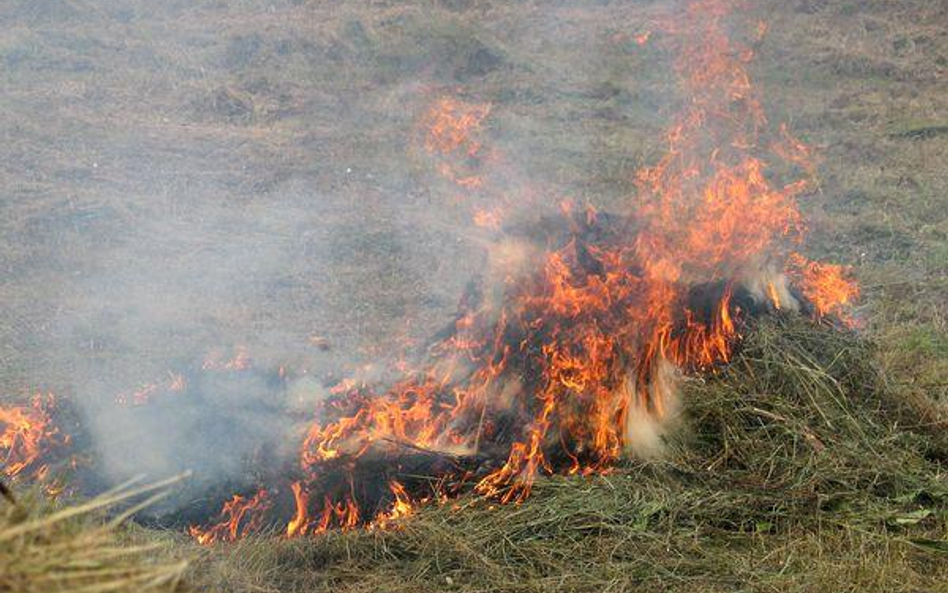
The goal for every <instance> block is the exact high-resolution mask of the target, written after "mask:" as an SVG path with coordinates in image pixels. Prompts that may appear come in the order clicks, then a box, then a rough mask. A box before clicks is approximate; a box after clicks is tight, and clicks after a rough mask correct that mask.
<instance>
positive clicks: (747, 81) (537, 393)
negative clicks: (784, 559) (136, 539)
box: [0, 0, 858, 544]
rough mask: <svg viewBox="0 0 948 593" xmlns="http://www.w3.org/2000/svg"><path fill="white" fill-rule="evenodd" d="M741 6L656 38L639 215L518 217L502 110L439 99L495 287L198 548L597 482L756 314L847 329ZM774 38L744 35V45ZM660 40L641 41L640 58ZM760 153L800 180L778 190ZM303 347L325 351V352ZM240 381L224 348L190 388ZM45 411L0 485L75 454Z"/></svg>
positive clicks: (11, 423)
mask: <svg viewBox="0 0 948 593" xmlns="http://www.w3.org/2000/svg"><path fill="white" fill-rule="evenodd" d="M733 8H734V6H733V4H732V2H729V1H727V0H694V1H693V2H691V3H690V5H689V6H688V8H687V10H686V12H685V14H683V15H680V16H679V17H678V18H676V19H668V20H667V21H666V22H662V23H656V27H655V29H656V30H657V31H659V32H660V34H658V35H655V37H654V39H655V43H668V44H671V45H672V47H673V49H674V50H675V55H676V56H677V57H676V59H675V61H674V71H675V73H676V75H677V77H678V79H679V80H680V84H681V88H682V92H683V95H684V97H683V101H682V105H683V106H684V107H683V108H682V110H681V112H680V113H679V114H677V115H676V116H675V117H674V118H673V119H672V121H671V122H670V125H669V126H668V129H667V132H666V134H665V136H664V139H663V144H664V146H665V152H664V155H663V156H662V157H661V158H660V159H658V160H657V162H655V164H653V165H652V166H648V167H643V168H642V169H641V170H639V171H638V172H637V173H636V174H635V175H634V178H633V179H631V180H630V181H631V183H632V184H633V185H634V188H635V195H634V196H630V197H629V199H628V200H627V201H626V206H625V208H624V209H623V211H621V212H617V213H607V212H598V211H596V210H595V209H594V208H592V207H586V208H581V207H578V206H576V205H575V204H573V203H572V202H563V203H562V204H561V208H560V209H559V211H557V212H555V213H552V214H551V213H548V212H543V213H538V212H534V211H532V210H533V209H532V208H522V209H523V210H527V211H528V212H526V214H525V215H524V217H523V219H518V218H516V217H515V216H513V215H514V214H516V212H514V210H513V205H514V204H515V203H516V202H517V199H511V198H510V197H509V196H508V195H507V194H503V195H500V194H498V195H494V194H497V192H496V191H494V189H493V188H491V187H489V186H490V185H491V183H490V182H491V179H494V180H496V179H498V178H500V177H507V176H502V175H495V176H494V177H492V178H490V177H489V178H487V179H485V177H484V176H483V175H482V171H481V169H483V168H484V165H485V164H487V163H490V164H496V162H497V161H500V160H501V159H500V158H499V155H500V152H499V151H491V150H488V149H487V148H485V140H484V137H485V130H484V128H485V125H484V124H485V122H486V121H487V118H488V116H489V115H490V114H491V112H492V110H493V107H492V106H491V105H490V104H487V103H474V102H467V101H462V100H460V99H456V98H451V97H442V98H440V99H438V100H437V101H436V102H435V103H434V105H433V106H432V107H431V108H430V109H429V110H428V111H427V112H426V113H425V114H424V115H423V117H422V118H421V119H422V125H421V127H420V129H421V130H422V133H421V135H420V141H421V145H422V146H423V148H424V151H425V152H426V153H427V154H428V155H429V156H430V157H431V158H432V160H433V165H434V166H435V168H436V170H438V171H439V172H440V173H441V174H442V175H443V176H444V177H445V178H447V179H448V180H450V181H451V182H452V183H453V184H454V185H455V186H456V187H457V188H460V189H462V190H464V191H465V192H467V195H469V196H475V195H476V196H479V197H481V198H489V199H490V201H491V202H493V203H491V204H488V205H479V206H475V210H474V223H475V224H476V225H478V226H480V227H483V228H487V229H492V230H494V231H500V230H505V231H508V232H507V233H505V236H504V238H503V239H502V241H504V242H503V243H502V244H498V245H491V249H490V252H489V257H490V258H491V261H490V263H489V266H488V267H489V268H490V269H491V271H494V270H495V269H496V270H501V272H502V273H498V274H496V278H493V280H496V282H495V283H487V282H485V283H484V284H485V285H484V286H477V287H475V288H472V289H471V290H470V291H469V292H468V293H466V294H465V295H464V297H463V298H462V300H461V306H460V310H459V311H458V314H457V316H456V319H455V321H454V323H453V325H452V326H451V327H450V328H448V330H446V331H445V332H443V333H442V334H440V337H439V338H438V339H437V340H436V341H434V343H432V344H429V348H428V350H427V354H426V357H425V358H423V359H422V360H421V361H419V362H418V363H417V364H408V363H407V362H403V363H402V364H401V365H399V367H398V370H399V376H398V378H397V379H396V380H394V381H393V382H392V383H391V384H390V385H389V386H387V387H379V386H378V385H373V384H367V383H364V382H359V381H356V380H352V379H348V380H343V381H341V382H339V383H338V384H337V385H335V386H334V387H332V388H331V389H330V390H329V395H328V396H327V397H326V398H325V399H320V403H319V404H318V408H317V409H316V410H314V416H313V417H312V418H309V419H307V420H308V425H307V426H305V428H301V429H300V431H299V432H300V436H301V442H300V443H299V447H298V458H294V462H295V463H296V467H295V468H293V470H292V472H291V473H292V474H293V475H292V478H286V477H285V476H280V481H279V483H274V484H271V483H267V484H266V485H265V487H261V488H257V489H256V494H254V495H253V496H250V497H247V496H244V495H240V494H237V495H234V496H233V497H232V498H231V499H230V500H228V501H227V502H226V503H224V505H223V508H222V510H221V512H220V514H219V516H218V517H217V518H216V520H215V521H214V522H213V523H212V524H210V525H208V526H205V527H202V526H191V527H190V530H189V531H190V533H191V535H192V536H193V537H194V538H195V539H196V540H197V541H199V542H200V543H202V544H209V543H212V542H220V541H233V540H235V539H238V538H240V537H243V536H244V535H246V534H248V533H252V532H255V531H259V530H260V529H262V528H263V527H265V526H271V525H274V524H276V523H279V525H280V526H281V528H282V529H283V531H284V533H285V534H286V536H287V537H296V536H302V535H311V534H316V533H320V532H322V531H325V530H327V529H334V528H338V529H351V528H355V527H360V526H377V527H379V528H387V527H389V526H392V525H394V524H395V523H396V522H397V521H398V520H399V519H401V518H404V517H406V516H409V515H411V514H413V513H414V512H416V509H417V507H418V505H420V504H423V503H425V502H426V501H429V500H443V499H445V498H446V497H449V496H454V495H457V494H458V493H459V492H462V491H465V490H471V489H473V490H474V491H475V492H477V493H479V494H481V495H483V496H485V497H489V498H491V499H493V500H495V501H499V502H501V503H516V502H519V501H522V500H523V499H524V498H525V497H527V496H529V495H530V493H531V489H532V488H533V485H534V483H535V480H536V479H537V478H538V477H539V476H541V475H544V474H553V473H561V474H569V475H588V474H594V473H604V472H609V471H611V470H612V468H613V467H614V466H615V463H616V461H617V460H618V459H619V458H620V457H621V456H623V455H626V454H629V453H632V454H641V455H646V454H651V452H652V451H653V450H654V449H655V448H656V447H657V446H660V444H661V443H660V441H661V427H662V426H663V423H664V422H665V421H666V420H667V419H668V418H669V417H670V416H671V415H673V414H674V410H675V386H676V383H677V380H678V378H679V377H680V376H682V375H683V374H685V373H693V372H714V371H715V369H717V368H718V367H719V366H720V365H723V364H726V363H727V362H728V361H729V360H730V359H731V357H732V354H733V351H734V348H735V346H736V345H737V344H738V343H739V342H740V340H741V333H742V331H743V330H744V328H745V326H746V324H747V323H748V321H749V319H750V317H751V316H752V315H753V314H754V313H756V312H760V311H773V310H775V309H780V310H784V311H793V310H796V309H797V308H798V305H799V306H803V307H804V308H806V307H811V308H812V310H813V311H814V313H815V314H816V315H817V316H820V317H823V316H832V317H834V318H838V319H842V320H844V321H849V317H848V315H849V314H848V311H849V307H850V306H851V305H852V304H853V303H854V301H855V299H856V298H857V297H858V288H857V287H856V285H855V284H854V283H853V282H851V281H850V280H849V279H848V275H849V271H848V270H847V269H846V268H843V267H841V266H837V265H832V264H825V263H820V262H815V261H810V260H808V259H806V258H805V257H803V256H801V255H799V254H797V253H795V252H794V251H795V250H797V249H799V244H800V243H801V242H802V241H803V239H804V237H805V234H806V228H805V225H804V223H803V220H802V216H801V214H800V211H799V209H798V207H797V202H796V198H797V197H798V196H800V195H801V194H803V193H804V192H806V191H810V190H812V189H813V182H812V179H813V178H814V177H815V176H814V175H813V155H812V154H811V150H810V148H809V147H808V146H806V145H805V144H804V143H803V142H801V141H800V140H798V139H796V138H795V137H794V136H793V135H792V134H791V133H790V131H789V130H788V129H787V128H786V126H779V127H778V129H777V130H776V131H774V130H771V129H770V128H771V126H769V124H768V121H767V118H766V116H765V115H764V110H763V108H762V103H761V98H760V96H759V94H758V92H757V90H756V89H755V87H754V86H753V84H752V80H751V77H750V75H749V73H748V64H749V63H750V61H751V60H752V59H753V57H754V54H753V51H752V49H751V47H750V46H748V45H746V44H744V43H740V42H738V41H735V40H734V39H732V38H731V37H730V36H729V35H728V34H727V29H726V27H725V22H724V21H725V18H726V17H728V16H729V15H730V13H731V12H732V10H733ZM766 29H767V27H766V24H764V23H759V24H756V39H759V38H760V37H762V36H763V35H764V34H765V33H766ZM652 38H653V33H652V30H648V31H645V32H643V33H641V34H639V35H638V36H636V37H634V41H635V42H636V43H638V44H640V45H642V44H645V43H648V42H649V40H650V39H652ZM751 38H752V39H754V34H753V33H752V34H751ZM774 138H775V139H774ZM765 147H766V148H765ZM768 152H769V154H770V155H772V156H775V157H777V158H779V159H782V160H783V161H785V162H787V163H789V164H790V165H791V168H792V169H794V170H795V171H797V172H798V174H799V175H800V176H801V177H804V178H803V179H799V180H791V181H789V182H786V183H781V184H778V183H776V182H775V181H774V180H773V179H772V177H773V175H772V174H770V172H769V171H768V163H767V160H766V159H767V156H768ZM510 177H513V176H510ZM522 194H523V195H524V196H528V197H529V196H532V194H531V192H529V191H524V192H522ZM517 197H518V198H519V197H520V196H517ZM525 199H526V198H525ZM521 206H522V204H521ZM510 221H512V222H513V223H517V224H510ZM519 223H522V224H521V225H520V226H518V224H519ZM505 225H507V226H505ZM500 234H501V233H492V234H491V235H500ZM511 254H517V255H516V256H513V255H511ZM517 262H519V263H524V262H526V263H527V264H528V265H515V263H517ZM491 266H493V267H491ZM798 300H799V301H801V302H798ZM312 343H313V345H316V346H317V347H320V348H322V349H326V348H328V344H327V343H325V342H324V339H323V338H321V337H319V336H314V337H313V338H312ZM250 367H251V360H250V357H249V355H248V354H247V351H246V349H244V348H236V349H235V351H234V352H232V353H231V355H229V356H226V355H223V354H221V353H214V354H212V355H211V356H209V357H208V358H207V359H206V360H205V361H204V364H203V367H202V370H204V371H211V372H215V373H217V372H220V371H242V370H245V369H249V368H250ZM279 377H280V379H281V380H285V379H287V370H286V369H285V368H282V367H281V368H280V371H279ZM187 388H188V386H187V383H186V380H185V378H184V376H183V375H178V374H176V373H173V372H171V373H169V376H168V379H167V381H164V382H155V383H148V384H145V385H143V386H141V388H139V389H138V390H135V391H133V392H130V394H128V395H121V396H120V398H119V399H120V401H123V402H131V403H133V404H134V405H145V404H148V403H150V402H151V400H152V398H153V396H154V395H155V394H156V393H159V392H162V391H168V392H185V391H186V390H187ZM51 406H52V398H51V397H50V398H49V399H48V400H43V399H42V398H40V397H37V398H36V399H35V400H34V402H33V404H32V406H24V407H11V408H0V427H2V429H3V432H2V433H0V453H2V454H3V456H4V457H5V461H6V463H5V467H4V471H5V473H6V474H7V475H8V476H12V477H18V476H20V475H22V474H25V473H31V474H33V475H38V476H40V475H43V474H45V473H46V472H47V471H48V470H47V465H46V464H45V463H44V457H45V456H46V455H47V454H48V453H49V452H50V451H51V450H52V448H53V447H56V446H60V445H61V444H63V443H64V442H66V440H67V439H66V437H64V436H63V435H62V434H61V433H59V431H58V429H57V428H56V427H55V425H54V424H53V423H52V421H51V416H50V409H51ZM262 469H263V470H264V471H266V469H268V468H262ZM251 491H252V490H251Z"/></svg>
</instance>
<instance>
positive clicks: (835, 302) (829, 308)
mask: <svg viewBox="0 0 948 593" xmlns="http://www.w3.org/2000/svg"><path fill="white" fill-rule="evenodd" d="M788 274H789V275H790V277H791V278H793V279H794V280H795V282H796V284H797V285H798V286H799V287H800V290H801V291H802V292H803V294H804V296H806V298H807V299H808V300H809V301H810V302H811V303H812V304H813V308H814V312H815V313H816V315H817V316H819V317H825V316H827V315H835V316H836V317H837V318H839V319H840V320H841V321H842V322H843V323H845V324H847V325H853V324H854V323H855V322H854V320H853V319H852V317H851V316H850V314H849V308H850V307H851V306H852V305H853V303H855V301H856V299H857V298H858V297H859V286H858V285H857V284H856V283H855V282H854V281H853V280H852V279H851V278H850V276H851V270H849V268H846V267H844V266H839V265H835V264H824V263H820V262H815V261H810V260H808V259H806V258H805V257H803V256H802V255H800V254H798V253H793V254H791V256H790V259H789V261H788Z"/></svg>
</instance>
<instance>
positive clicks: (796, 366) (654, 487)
mask: <svg viewBox="0 0 948 593" xmlns="http://www.w3.org/2000/svg"><path fill="white" fill-rule="evenodd" d="M873 357H874V355H873V349H872V346H871V345H870V344H868V343H866V342H865V341H864V340H860V339H858V338H857V337H856V336H854V335H852V334H850V333H847V332H840V331H838V329H836V328H833V327H830V326H827V325H813V324H811V323H809V322H807V321H805V320H801V319H799V318H795V317H793V316H788V315H777V316H775V317H771V318H767V319H762V320H759V321H758V322H755V323H754V327H753V328H752V329H749V331H748V334H747V337H746V340H745V342H744V346H743V348H742V350H741V351H740V352H739V353H738V354H737V355H736V356H735V358H734V360H733V362H732V363H731V365H730V366H729V367H728V368H727V369H725V370H723V371H722V372H721V373H719V374H716V375H713V376H710V377H706V378H703V379H692V380H689V381H687V382H686V384H685V386H684V388H683V393H684V402H683V413H682V417H681V419H680V422H679V428H678V430H677V432H676V434H675V435H674V436H673V437H672V438H671V439H670V441H671V450H670V451H669V453H668V455H667V456H666V458H664V459H663V460H660V461H640V462H626V463H623V464H622V465H620V466H619V467H617V468H616V469H615V471H614V472H612V473H609V474H607V475H604V476H599V477H594V478H576V477H572V478H570V477H551V478H548V479H543V480H539V481H538V482H537V483H536V484H535V492H534V496H533V497H531V498H530V499H528V500H526V501H524V502H523V503H522V504H518V505H496V504H495V503H493V502H491V501H489V500H484V499H480V498H475V497H470V496H466V497H461V498H460V499H457V500H454V501H450V502H444V503H442V504H433V505H428V506H426V507H422V508H419V509H417V510H416V511H415V514H414V515H413V516H411V517H410V518H405V519H398V520H396V521H395V522H394V526H395V527H396V528H395V529H391V530H383V531H378V530H376V531H368V532H366V531H352V532H329V533H326V534H324V535H322V536H320V537H318V538H316V539H306V540H291V541H281V542H278V543H277V542H274V541H273V540H272V539H270V538H250V539H248V540H245V541H243V542H241V543H238V544H236V547H234V548H232V549H227V548H219V549H217V550H215V551H211V552H209V555H208V556H207V557H206V558H205V564H204V565H203V566H202V567H201V574H202V577H201V578H206V579H207V582H209V583H214V584H215V586H219V587H221V588H222V589H223V590H224V591H231V590H234V591H236V590H244V589H248V588H255V589H256V588H259V589H260V590H268V591H270V590H272V591H276V590H304V589H306V588H316V589H319V588H332V589H333V590H341V591H369V590H372V591H408V590H410V591H442V590H458V591H548V590H550V588H551V587H553V588H556V589H561V590H571V591H601V590H604V589H610V590H625V589H627V588H630V587H635V588H636V590H646V591H648V590H662V591H665V590H682V591H692V590H700V591H707V590H733V589H736V588H741V587H742V586H751V587H757V586H762V585H766V586H768V587H770V588H772V589H774V590H794V591H797V590H799V591H806V590H817V591H822V590H886V591H906V592H907V591H919V590H937V588H938V587H939V586H943V584H944V582H945V580H946V579H948V568H946V566H948V563H945V562H944V559H945V554H946V553H948V485H946V484H948V482H946V480H945V473H944V472H945V468H944V463H945V461H946V459H948V437H946V434H948V432H946V431H945V428H948V419H946V418H945V417H944V416H940V417H933V416H932V415H931V413H930V412H928V411H925V410H919V409H915V408H912V407H910V406H908V405H907V404H905V403H904V402H900V401H898V400H896V399H894V397H893V396H892V394H891V393H889V392H888V391H887V390H886V386H885V382H884V380H883V378H882V377H881V376H880V375H879V374H878V372H877V370H876V368H875V366H874V364H873ZM238 565H239V566H240V570H237V568H236V567H237V566H238Z"/></svg>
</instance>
